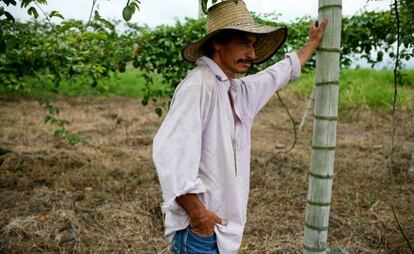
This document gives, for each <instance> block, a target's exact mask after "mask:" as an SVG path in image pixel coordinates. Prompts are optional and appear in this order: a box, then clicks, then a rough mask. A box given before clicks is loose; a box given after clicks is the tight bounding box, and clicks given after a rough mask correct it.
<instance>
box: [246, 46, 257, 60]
mask: <svg viewBox="0 0 414 254" xmlns="http://www.w3.org/2000/svg"><path fill="white" fill-rule="evenodd" d="M247 56H248V57H249V59H251V60H253V59H255V58H256V50H255V49H254V47H253V45H252V46H250V47H249V49H248V50H247Z"/></svg>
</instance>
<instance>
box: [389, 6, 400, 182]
mask: <svg viewBox="0 0 414 254" xmlns="http://www.w3.org/2000/svg"><path fill="white" fill-rule="evenodd" d="M394 11H395V17H396V19H397V56H396V59H395V68H394V98H393V103H392V137H391V155H390V160H391V163H390V164H391V165H390V174H391V182H393V180H394V177H393V168H394V153H395V132H396V123H395V122H396V121H395V111H396V107H397V95H398V75H399V67H400V60H399V57H400V16H399V10H398V0H395V1H394Z"/></svg>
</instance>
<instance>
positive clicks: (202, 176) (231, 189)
mask: <svg viewBox="0 0 414 254" xmlns="http://www.w3.org/2000/svg"><path fill="white" fill-rule="evenodd" d="M326 24H327V20H326V19H325V20H323V22H321V24H320V26H319V27H318V26H317V25H313V26H312V27H311V29H310V35H309V37H310V38H309V40H308V42H307V43H306V44H305V45H304V47H303V48H302V49H301V50H299V51H298V52H297V53H291V54H288V55H287V57H286V58H285V59H284V60H282V61H280V62H279V63H276V64H274V65H273V66H271V67H269V68H267V69H265V70H263V71H261V72H259V73H257V74H255V75H251V76H246V77H243V78H241V79H234V75H235V74H239V73H245V72H246V71H247V70H248V69H249V68H250V66H251V64H252V63H261V62H263V61H265V60H267V59H269V58H270V57H271V56H272V55H273V54H274V53H275V52H276V51H277V50H278V49H279V48H280V47H281V45H282V44H283V43H284V41H285V40H286V35H287V29H286V28H275V27H269V26H261V25H258V24H256V23H255V22H254V20H253V17H252V16H251V14H250V13H249V11H248V10H247V8H246V6H245V4H244V2H243V1H238V3H235V1H233V0H229V1H223V2H221V3H219V4H216V5H214V6H212V7H211V8H210V9H209V10H208V15H207V35H206V36H205V37H204V38H202V39H201V40H199V41H197V42H195V43H192V44H190V45H188V46H187V47H185V48H184V50H183V56H184V58H185V59H186V60H188V61H190V62H194V61H196V62H197V67H196V68H195V69H193V70H192V71H190V72H189V73H188V75H187V77H186V78H185V79H184V80H183V81H182V82H181V84H180V85H179V86H178V87H177V89H176V91H175V94H174V96H173V99H172V102H171V107H170V110H169V112H168V114H167V116H166V118H165V120H164V122H163V123H162V125H161V127H160V129H159V131H158V133H157V135H156V136H155V138H154V144H153V160H154V164H155V167H156V169H157V173H158V177H159V180H160V184H161V188H162V191H163V198H164V201H165V202H164V203H163V204H162V207H161V208H162V211H163V213H164V214H165V234H166V236H167V238H168V239H169V240H170V241H172V249H173V252H174V253H211V254H213V253H222V254H223V253H224V254H228V253H237V251H238V249H239V247H240V244H241V240H242V235H243V229H244V225H245V223H246V209H247V200H248V193H249V177H250V142H251V140H250V131H251V127H252V124H253V119H254V117H255V115H256V114H257V113H258V111H259V110H260V109H261V108H262V107H263V106H264V105H265V104H266V102H267V101H268V100H269V99H270V98H271V96H272V95H273V94H274V92H275V91H276V90H278V89H280V88H282V87H283V86H284V85H285V84H287V83H288V82H289V81H290V80H293V79H297V78H298V77H299V75H300V71H301V67H303V65H304V64H305V63H306V62H307V61H308V60H309V58H310V57H311V56H312V54H313V53H314V51H315V50H316V48H317V47H318V45H319V44H320V41H321V39H322V35H323V32H324V29H325V27H326Z"/></svg>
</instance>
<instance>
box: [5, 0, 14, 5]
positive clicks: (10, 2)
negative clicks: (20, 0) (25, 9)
mask: <svg viewBox="0 0 414 254" xmlns="http://www.w3.org/2000/svg"><path fill="white" fill-rule="evenodd" d="M3 2H4V3H6V5H7V6H9V4H12V5H14V6H15V5H16V4H17V3H16V1H15V0H3Z"/></svg>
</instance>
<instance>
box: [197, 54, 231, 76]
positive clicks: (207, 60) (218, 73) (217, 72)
mask: <svg viewBox="0 0 414 254" xmlns="http://www.w3.org/2000/svg"><path fill="white" fill-rule="evenodd" d="M197 64H207V66H208V67H209V68H210V69H211V70H212V71H213V73H214V75H216V77H217V79H218V80H220V81H228V80H229V78H228V77H227V76H226V74H224V72H223V70H222V69H221V68H220V66H218V65H217V64H216V62H214V61H213V59H211V58H209V57H207V56H202V57H200V58H199V59H198V60H197Z"/></svg>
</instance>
